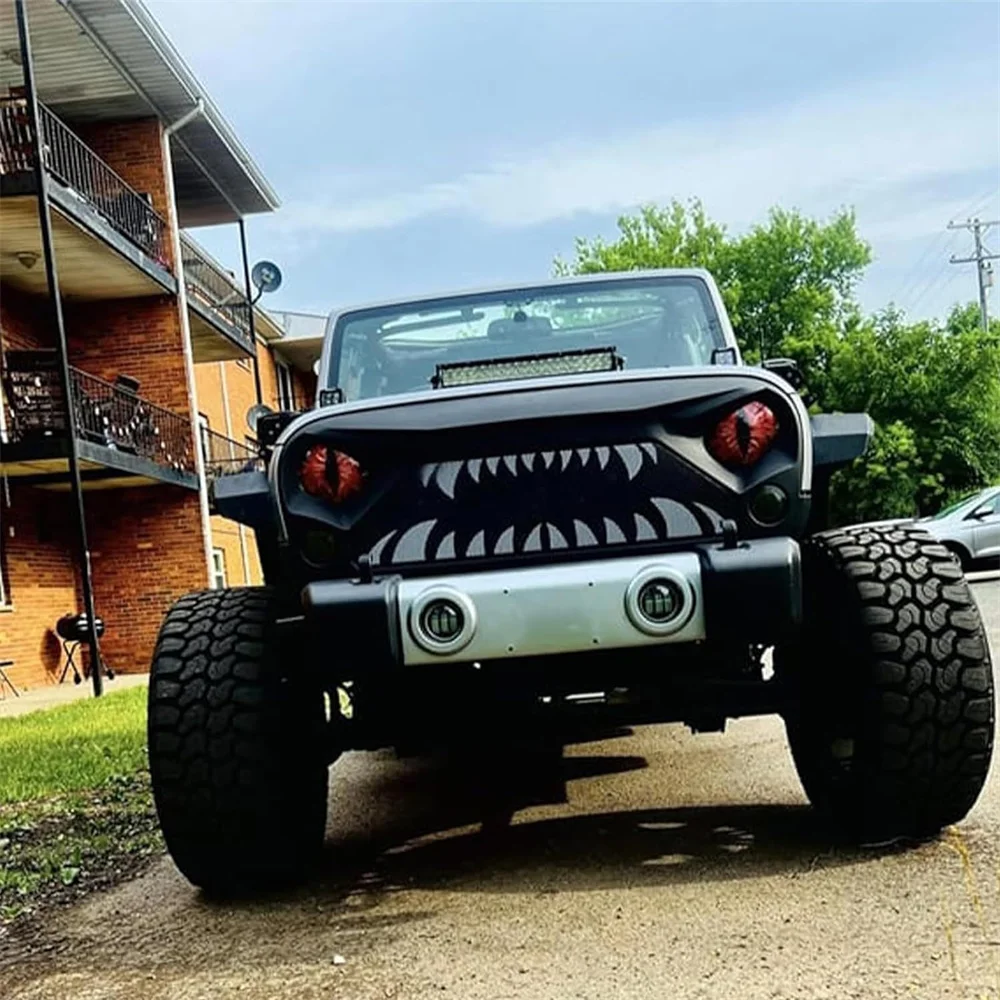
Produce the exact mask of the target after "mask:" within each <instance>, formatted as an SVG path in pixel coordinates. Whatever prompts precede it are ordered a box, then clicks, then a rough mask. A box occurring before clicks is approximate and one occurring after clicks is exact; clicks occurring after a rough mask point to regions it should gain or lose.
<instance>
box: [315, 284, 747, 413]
mask: <svg viewBox="0 0 1000 1000" xmlns="http://www.w3.org/2000/svg"><path fill="white" fill-rule="evenodd" d="M665 280H675V281H687V282H691V281H697V282H700V283H701V285H702V289H701V291H702V292H703V293H704V300H705V303H706V306H707V307H708V308H707V309H706V312H707V313H708V321H709V327H710V330H711V333H712V336H713V338H715V339H716V340H717V341H718V347H719V348H729V347H731V348H733V349H735V351H736V359H737V364H742V360H741V358H740V354H739V347H738V346H737V343H736V337H735V334H734V333H733V329H732V326H731V325H730V323H729V317H728V315H727V314H726V309H725V306H724V305H723V302H722V297H721V296H720V295H719V291H718V288H717V287H716V285H715V282H714V281H713V280H712V279H711V277H710V275H709V274H708V272H707V271H704V270H702V269H700V268H670V269H664V270H648V271H624V272H616V273H601V274H592V275H573V276H571V277H568V278H553V279H550V280H549V281H546V282H539V283H535V284H528V285H494V286H491V287H488V288H479V289H470V290H463V291H457V292H449V293H445V294H439V295H432V296H418V297H415V298H412V299H409V298H400V299H393V300H389V301H385V302H379V303H374V304H370V305H364V306H355V307H351V308H347V309H342V310H340V311H335V312H333V313H331V315H330V318H329V319H328V321H327V329H326V336H325V337H324V338H323V352H322V355H321V358H320V370H319V379H318V382H317V391H318V392H320V393H322V392H324V391H329V390H340V389H341V386H340V381H339V380H340V362H341V358H342V355H343V342H344V335H345V332H346V328H347V325H348V323H353V322H356V321H357V320H359V319H360V320H363V319H366V318H374V317H376V316H378V315H380V314H382V313H385V312H387V311H389V310H407V311H411V312H418V311H421V310H425V311H432V310H447V309H449V308H454V307H455V306H456V303H457V302H459V301H460V300H463V299H468V298H474V297H478V298H482V299H484V300H487V301H488V300H490V299H494V300H495V301H498V302H502V301H504V299H505V298H512V299H516V298H521V297H532V296H534V297H538V298H542V297H544V296H546V295H554V296H558V295H564V294H566V293H567V292H568V291H570V290H571V289H572V288H574V287H579V288H580V289H581V290H582V291H587V292H597V291H602V290H609V291H614V290H616V289H619V288H620V287H621V286H622V285H623V284H625V285H634V286H641V285H643V284H662V283H663V282H664V281H665ZM428 388H430V386H428ZM343 398H344V399H345V400H346V398H347V397H346V396H345V397H343ZM359 398H360V397H359Z"/></svg>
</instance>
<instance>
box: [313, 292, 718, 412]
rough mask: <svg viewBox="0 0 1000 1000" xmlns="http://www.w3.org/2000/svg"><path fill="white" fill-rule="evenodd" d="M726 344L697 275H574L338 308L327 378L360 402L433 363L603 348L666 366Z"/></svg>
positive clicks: (429, 374) (413, 384)
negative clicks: (511, 286)
mask: <svg viewBox="0 0 1000 1000" xmlns="http://www.w3.org/2000/svg"><path fill="white" fill-rule="evenodd" d="M726 346H727V344H726V340H725V337H724V335H723V331H722V326H721V323H720V319H719V315H718V313H717V311H716V308H715V304H714V303H713V301H712V297H711V294H710V292H709V288H708V286H707V285H706V283H705V282H704V281H703V280H702V279H701V278H698V277H695V276H686V275H685V276H652V277H650V276H639V277H632V276H629V277H615V278H607V279H604V278H601V279H599V280H584V279H581V280H580V281H579V282H564V283H560V284H557V285H552V286H541V287H536V288H524V289H502V290H499V291H493V292H481V293H476V294H471V295H458V296H452V297H449V298H443V299H437V300H432V301H423V300H421V301H417V302H402V303H399V304H396V305H389V306H379V307H377V308H373V309H362V310H358V311H356V312H347V313H343V314H341V316H340V318H339V319H338V320H337V323H336V325H335V327H334V329H333V333H332V341H331V344H330V367H329V370H328V372H327V374H326V379H327V382H326V385H327V388H331V389H332V388H340V389H341V390H343V392H344V393H345V395H346V398H347V399H367V398H371V397H373V396H383V395H389V394H394V393H400V392H416V391H419V390H421V389H428V388H430V386H431V384H432V379H433V377H434V376H435V372H436V370H437V366H438V365H441V364H462V363H470V362H486V361H489V362H502V361H506V360H517V361H521V362H523V361H525V359H529V360H530V358H531V357H532V356H533V355H545V356H551V355H563V354H564V353H569V352H581V351H588V350H591V349H594V348H601V349H603V350H605V351H608V350H611V349H613V350H614V351H615V352H616V353H617V354H618V355H619V356H620V357H621V358H623V360H624V364H625V367H626V368H629V369H637V368H665V367H678V366H685V365H687V366H691V365H708V364H711V363H712V352H713V351H714V350H715V349H716V348H719V347H726ZM552 374H560V372H552Z"/></svg>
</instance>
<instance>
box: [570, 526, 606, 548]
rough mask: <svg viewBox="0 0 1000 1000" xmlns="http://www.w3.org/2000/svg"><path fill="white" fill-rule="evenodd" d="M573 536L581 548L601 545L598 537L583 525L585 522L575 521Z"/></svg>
mask: <svg viewBox="0 0 1000 1000" xmlns="http://www.w3.org/2000/svg"><path fill="white" fill-rule="evenodd" d="M573 534H574V535H575V536H576V544H577V545H578V546H580V547H581V548H585V547H588V546H592V545H600V542H598V540H597V536H596V535H595V534H594V533H593V532H592V531H591V530H590V528H588V527H587V525H585V524H584V523H583V521H578V520H574V521H573Z"/></svg>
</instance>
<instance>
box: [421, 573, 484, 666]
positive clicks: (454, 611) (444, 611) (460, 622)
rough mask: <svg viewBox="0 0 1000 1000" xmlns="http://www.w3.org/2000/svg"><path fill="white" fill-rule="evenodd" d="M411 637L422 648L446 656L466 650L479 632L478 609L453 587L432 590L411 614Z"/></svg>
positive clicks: (430, 589)
mask: <svg viewBox="0 0 1000 1000" xmlns="http://www.w3.org/2000/svg"><path fill="white" fill-rule="evenodd" d="M409 625H410V634H411V635H412V636H413V640H414V642H416V644H417V645H418V646H420V648H421V649H423V650H425V651H426V652H428V653H434V654H435V655H437V656H447V655H449V654H450V653H457V652H458V651H459V650H461V649H464V648H465V647H466V646H467V645H468V644H469V643H470V642H471V641H472V637H473V635H474V634H475V631H476V606H475V605H474V604H473V603H472V601H471V600H470V599H469V597H468V596H467V595H466V594H463V593H462V592H461V591H459V590H455V589H454V588H452V587H431V588H429V589H428V590H425V591H424V592H423V593H422V594H420V595H419V596H418V597H417V598H416V600H415V601H414V602H413V604H411V605H410V612H409Z"/></svg>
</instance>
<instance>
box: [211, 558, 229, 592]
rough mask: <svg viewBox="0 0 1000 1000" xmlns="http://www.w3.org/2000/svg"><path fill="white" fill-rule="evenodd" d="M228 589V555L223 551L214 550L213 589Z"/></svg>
mask: <svg viewBox="0 0 1000 1000" xmlns="http://www.w3.org/2000/svg"><path fill="white" fill-rule="evenodd" d="M225 588H226V553H225V551H224V550H223V549H212V589H213V590H225Z"/></svg>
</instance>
